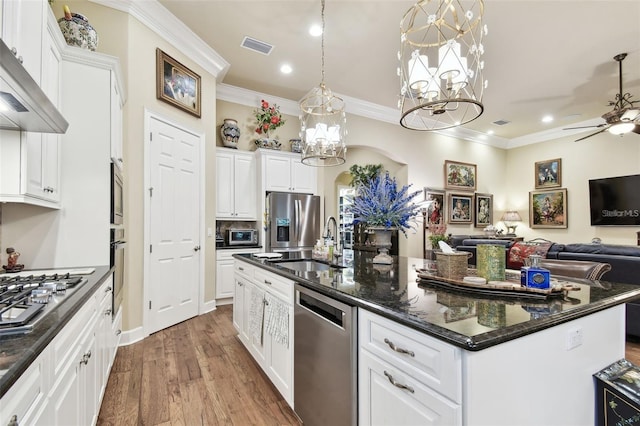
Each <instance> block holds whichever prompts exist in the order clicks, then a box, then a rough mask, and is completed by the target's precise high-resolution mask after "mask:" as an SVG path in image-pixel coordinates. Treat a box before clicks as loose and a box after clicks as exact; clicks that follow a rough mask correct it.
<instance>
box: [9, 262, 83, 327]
mask: <svg viewBox="0 0 640 426" xmlns="http://www.w3.org/2000/svg"><path fill="white" fill-rule="evenodd" d="M34 272H37V271H34ZM46 272H50V271H46ZM85 282H87V280H86V279H85V278H83V277H82V276H79V275H71V274H70V273H69V272H67V273H65V274H58V273H53V274H47V273H43V274H40V275H35V274H29V273H28V272H24V271H23V272H21V273H20V274H3V275H0V336H5V335H13V334H24V333H28V332H29V331H31V329H33V326H34V325H35V324H36V322H37V321H38V320H39V319H41V318H43V317H44V316H45V315H46V314H47V313H48V312H50V311H52V310H53V309H55V308H56V306H57V305H58V304H59V303H61V302H62V301H63V300H64V299H65V298H66V297H68V296H69V294H70V293H72V292H73V290H74V289H75V288H76V287H77V286H79V285H81V284H83V283H85Z"/></svg>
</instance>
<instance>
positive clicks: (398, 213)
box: [351, 172, 422, 264]
mask: <svg viewBox="0 0 640 426" xmlns="http://www.w3.org/2000/svg"><path fill="white" fill-rule="evenodd" d="M410 187H411V185H404V186H403V187H402V188H401V189H400V190H398V184H397V183H396V179H395V178H391V177H390V176H389V172H385V173H384V175H383V174H378V175H376V176H375V177H373V178H372V179H370V180H369V181H368V182H366V183H361V184H359V185H358V186H357V187H356V196H355V197H354V199H353V204H352V206H351V211H352V213H353V215H354V220H353V222H354V223H363V224H366V226H367V229H368V230H369V231H370V232H373V233H374V235H375V236H374V238H375V240H376V245H377V246H378V247H379V251H380V254H379V255H378V256H376V257H375V258H374V259H373V261H374V263H387V264H390V263H392V261H393V260H392V259H391V256H389V255H388V254H387V252H388V250H389V248H390V247H391V230H393V229H398V230H400V231H402V233H403V234H404V235H405V237H406V236H407V229H410V228H413V226H412V225H413V219H414V218H415V216H416V215H417V214H418V213H419V212H420V207H419V206H418V205H416V204H415V203H413V201H412V200H413V199H414V198H415V197H416V196H417V195H418V194H420V193H421V192H422V191H415V192H409V188H410Z"/></svg>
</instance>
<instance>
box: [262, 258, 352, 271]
mask: <svg viewBox="0 0 640 426" xmlns="http://www.w3.org/2000/svg"><path fill="white" fill-rule="evenodd" d="M269 263H273V264H275V265H277V266H281V267H283V268H287V269H291V270H293V271H301V272H313V271H328V270H330V269H332V268H333V269H344V268H345V267H344V266H341V265H333V264H330V263H327V262H322V261H319V260H314V259H296V260H288V259H287V260H285V259H282V260H270V261H269Z"/></svg>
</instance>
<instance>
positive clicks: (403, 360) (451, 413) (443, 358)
mask: <svg viewBox="0 0 640 426" xmlns="http://www.w3.org/2000/svg"><path fill="white" fill-rule="evenodd" d="M358 333H359V334H358V339H359V352H358V404H359V407H358V410H359V424H360V425H380V424H393V425H397V426H401V425H418V424H419V425H447V426H451V425H461V424H462V406H461V403H462V364H461V350H460V349H458V348H455V347H453V346H452V345H449V344H446V343H443V342H442V341H440V340H437V339H434V338H432V337H430V336H427V335H425V334H423V333H419V332H417V331H415V330H411V329H409V328H407V327H405V326H402V325H400V324H398V323H396V322H394V321H390V320H388V319H386V318H383V317H381V316H379V315H376V314H373V313H371V312H369V311H366V310H363V309H359V312H358Z"/></svg>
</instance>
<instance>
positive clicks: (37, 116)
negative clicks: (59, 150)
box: [0, 39, 69, 133]
mask: <svg viewBox="0 0 640 426" xmlns="http://www.w3.org/2000/svg"><path fill="white" fill-rule="evenodd" d="M68 127H69V123H68V122H67V120H65V119H64V117H63V116H62V114H60V111H58V109H57V108H56V106H55V105H54V104H53V103H52V102H51V101H50V100H49V98H47V95H45V94H44V92H43V91H42V89H41V88H40V86H38V84H37V83H36V82H35V80H34V79H33V78H32V77H31V75H29V73H28V72H27V70H26V69H25V68H24V66H22V64H21V63H20V61H18V59H17V58H16V56H15V55H14V54H13V52H11V50H10V49H9V48H8V47H7V45H6V44H5V43H4V41H3V40H2V39H0V129H10V130H26V131H29V132H38V133H64V132H66V131H67V128H68Z"/></svg>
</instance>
